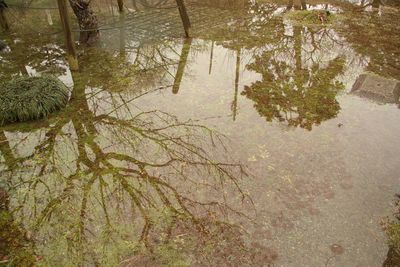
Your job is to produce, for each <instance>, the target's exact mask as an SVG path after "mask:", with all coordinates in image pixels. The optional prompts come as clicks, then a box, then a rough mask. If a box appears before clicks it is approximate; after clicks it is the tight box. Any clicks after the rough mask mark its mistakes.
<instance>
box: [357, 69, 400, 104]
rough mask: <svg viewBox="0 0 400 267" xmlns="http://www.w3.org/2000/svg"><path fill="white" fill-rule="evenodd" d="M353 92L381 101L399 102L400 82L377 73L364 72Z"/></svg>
mask: <svg viewBox="0 0 400 267" xmlns="http://www.w3.org/2000/svg"><path fill="white" fill-rule="evenodd" d="M351 92H352V93H354V94H356V95H359V96H362V97H366V98H369V99H372V100H374V101H376V102H379V103H399V97H400V82H399V81H397V80H393V79H387V78H385V77H382V76H378V75H375V74H369V73H368V74H362V75H360V77H358V79H357V81H356V82H355V83H354V85H353V88H352V90H351Z"/></svg>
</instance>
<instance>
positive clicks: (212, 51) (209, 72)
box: [208, 41, 214, 75]
mask: <svg viewBox="0 0 400 267" xmlns="http://www.w3.org/2000/svg"><path fill="white" fill-rule="evenodd" d="M213 60H214V41H212V43H211V55H210V67H209V68H208V74H209V75H211V70H212V65H213Z"/></svg>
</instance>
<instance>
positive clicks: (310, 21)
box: [285, 10, 338, 26]
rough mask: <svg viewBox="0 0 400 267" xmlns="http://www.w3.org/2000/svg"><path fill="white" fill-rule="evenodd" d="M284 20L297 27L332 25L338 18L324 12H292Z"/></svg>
mask: <svg viewBox="0 0 400 267" xmlns="http://www.w3.org/2000/svg"><path fill="white" fill-rule="evenodd" d="M285 18H287V19H289V20H290V21H292V22H293V23H295V24H298V25H302V26H315V25H329V24H332V23H333V22H334V21H335V20H337V18H338V16H337V15H334V14H332V13H330V12H329V11H326V10H293V11H290V12H288V13H286V14H285Z"/></svg>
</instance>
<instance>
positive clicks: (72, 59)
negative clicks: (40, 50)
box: [57, 0, 79, 71]
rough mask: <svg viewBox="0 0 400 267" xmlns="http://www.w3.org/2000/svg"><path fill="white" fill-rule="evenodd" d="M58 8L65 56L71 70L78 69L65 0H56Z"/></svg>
mask: <svg viewBox="0 0 400 267" xmlns="http://www.w3.org/2000/svg"><path fill="white" fill-rule="evenodd" d="M57 4H58V10H59V11H60V18H61V24H62V25H63V29H64V35H65V43H66V46H67V56H68V63H69V68H70V70H71V71H77V70H79V65H78V57H77V54H76V50H75V43H74V38H73V36H72V30H71V24H70V22H69V17H68V9H67V2H66V0H57Z"/></svg>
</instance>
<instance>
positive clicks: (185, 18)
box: [176, 0, 192, 38]
mask: <svg viewBox="0 0 400 267" xmlns="http://www.w3.org/2000/svg"><path fill="white" fill-rule="evenodd" d="M183 1H184V0H176V3H177V5H178V9H179V14H180V15H181V19H182V23H183V28H184V29H185V34H186V37H188V38H189V37H190V29H191V27H192V26H191V24H190V19H189V16H188V14H187V10H186V6H185V2H183Z"/></svg>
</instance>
